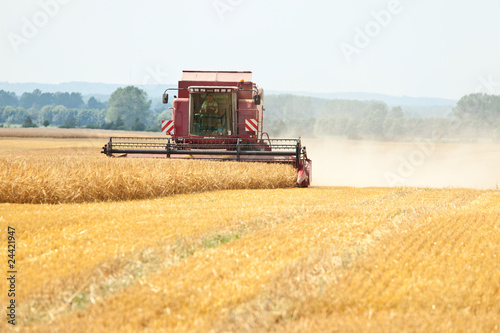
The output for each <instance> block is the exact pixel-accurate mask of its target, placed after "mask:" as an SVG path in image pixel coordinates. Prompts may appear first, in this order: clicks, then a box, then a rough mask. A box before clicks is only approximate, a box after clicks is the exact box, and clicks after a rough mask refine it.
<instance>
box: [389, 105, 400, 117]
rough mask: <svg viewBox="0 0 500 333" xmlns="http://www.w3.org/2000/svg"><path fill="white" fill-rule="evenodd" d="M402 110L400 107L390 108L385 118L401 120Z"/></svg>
mask: <svg viewBox="0 0 500 333" xmlns="http://www.w3.org/2000/svg"><path fill="white" fill-rule="evenodd" d="M403 117H404V113H403V109H402V108H401V107H400V106H394V107H392V108H391V109H390V110H389V112H388V113H387V118H403Z"/></svg>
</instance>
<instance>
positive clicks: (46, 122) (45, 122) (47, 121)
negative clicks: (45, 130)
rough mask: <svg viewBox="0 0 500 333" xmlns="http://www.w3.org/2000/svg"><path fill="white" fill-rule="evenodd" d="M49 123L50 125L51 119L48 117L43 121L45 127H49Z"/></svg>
mask: <svg viewBox="0 0 500 333" xmlns="http://www.w3.org/2000/svg"><path fill="white" fill-rule="evenodd" d="M49 125H50V121H49V120H48V119H45V120H44V121H43V126H44V127H47V126H49Z"/></svg>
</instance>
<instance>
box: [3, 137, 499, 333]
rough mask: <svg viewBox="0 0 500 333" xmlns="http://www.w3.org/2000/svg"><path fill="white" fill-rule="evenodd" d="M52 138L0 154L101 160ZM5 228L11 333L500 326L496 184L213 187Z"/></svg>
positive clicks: (68, 208)
mask: <svg viewBox="0 0 500 333" xmlns="http://www.w3.org/2000/svg"><path fill="white" fill-rule="evenodd" d="M9 140H14V141H15V140H21V141H23V140H24V141H23V142H25V143H26V142H31V141H33V140H31V141H30V140H28V139H20V138H19V139H18V138H10V139H9ZM26 140H27V141H26ZM47 140H48V141H47V142H46V143H45V144H40V146H37V148H30V147H29V146H26V145H24V146H23V144H22V143H18V144H17V146H16V145H11V146H10V147H11V148H6V146H5V145H1V144H0V159H1V158H6V156H10V157H12V156H14V155H15V156H16V157H18V158H20V159H24V161H25V163H26V165H30V160H29V159H28V157H29V156H33V157H36V158H41V157H43V156H45V157H47V158H48V159H50V157H51V156H54V155H50V153H51V152H53V151H54V150H58V151H60V150H65V149H67V153H68V154H71V152H73V153H74V152H75V151H77V152H79V153H78V154H77V155H80V157H81V158H82V159H83V158H84V157H89V158H100V157H101V156H98V155H97V156H95V155H93V154H94V152H93V149H94V148H93V147H94V145H95V144H96V143H95V142H93V141H86V142H87V143H82V141H78V142H76V141H75V142H74V143H69V142H64V143H63V142H60V141H59V139H50V138H47ZM89 140H93V139H89ZM0 142H1V140H0ZM38 142H40V141H39V140H38ZM89 142H90V143H89ZM11 143H12V142H11ZM31 144H34V143H33V142H31V143H30V145H31ZM71 145H77V146H78V149H76V150H75V149H74V148H71ZM101 145H102V143H101ZM2 147H3V148H2ZM13 147H14V148H13ZM95 154H98V153H95ZM102 159H103V160H105V161H110V160H113V161H114V160H116V161H117V162H119V163H122V161H129V160H121V159H109V158H106V157H105V156H102ZM58 161H59V162H60V160H58ZM135 161H136V160H134V162H133V163H135ZM137 161H139V160H137ZM167 162H168V161H167ZM178 162H196V161H178ZM47 163H49V162H48V161H47ZM92 163H94V161H93V162H92ZM95 163H97V162H95ZM113 163H114V162H113ZM137 163H149V162H137ZM91 165H92V166H93V167H94V168H97V165H99V164H91ZM187 165H188V166H189V167H192V166H193V165H191V164H187ZM52 167H54V165H52ZM72 167H73V168H83V169H85V168H86V167H85V166H84V165H83V162H82V163H80V164H75V165H72ZM200 167H202V165H200ZM203 167H204V166H203ZM235 167H237V166H235ZM179 168H180V166H179ZM193 168H194V167H193ZM70 169H71V168H70ZM91 169H92V168H89V169H85V170H87V171H88V170H91ZM68 170H69V169H68ZM123 172H129V170H128V169H127V170H124V171H123ZM3 177H5V176H2V178H3ZM137 177H148V176H147V175H146V174H144V175H142V174H138V175H137ZM2 178H0V179H2ZM137 181H139V179H138V180H137ZM85 184H89V185H92V186H93V183H91V182H90V181H87V182H86V183H82V184H81V186H83V187H84V186H85ZM136 186H140V184H137V185H136ZM0 223H1V230H2V231H3V232H2V236H1V241H2V244H6V238H5V235H6V232H4V231H6V229H7V226H13V227H15V228H16V236H17V252H16V260H17V262H18V270H19V277H20V278H19V280H18V282H17V283H18V284H17V291H18V292H17V293H16V302H17V303H18V308H17V311H18V312H17V314H18V317H17V318H18V321H17V325H16V327H15V328H13V327H12V326H11V325H8V326H7V325H6V320H4V321H3V322H2V323H1V324H0V325H2V326H1V327H2V328H3V327H4V326H6V327H7V329H8V330H15V331H21V332H84V331H85V332H137V331H145V332H247V331H248V332H262V331H289V332H310V331H320V332H323V331H340V332H360V331H372V332H380V331H383V332H401V331H422V332H423V331H425V332H428V331H431V332H494V331H498V330H500V328H499V325H500V324H499V323H500V260H499V257H498V256H499V255H500V251H499V250H500V191H497V190H476V189H461V188H457V189H451V188H448V189H428V188H375V187H369V188H352V187H312V188H308V189H302V188H268V189H218V190H210V189H205V190H204V191H202V192H196V193H179V194H175V195H171V194H170V195H167V196H160V197H154V198H143V199H141V198H134V199H133V200H129V199H127V198H126V197H124V198H122V199H120V200H108V199H105V200H104V201H103V200H100V199H99V200H88V201H82V202H75V201H74V200H73V201H71V202H68V203H58V204H47V203H37V204H33V203H0ZM4 262H6V260H4ZM6 270H7V269H6V268H4V271H6ZM21 277H22V278H21ZM7 302H8V299H7V294H6V293H5V292H3V290H2V294H1V296H0V306H1V307H4V308H5V307H6V306H7Z"/></svg>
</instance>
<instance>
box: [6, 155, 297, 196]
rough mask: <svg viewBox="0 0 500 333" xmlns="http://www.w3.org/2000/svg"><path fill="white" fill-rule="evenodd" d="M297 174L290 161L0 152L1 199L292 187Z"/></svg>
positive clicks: (163, 193)
mask: <svg viewBox="0 0 500 333" xmlns="http://www.w3.org/2000/svg"><path fill="white" fill-rule="evenodd" d="M58 153H61V152H60V151H59V152H58ZM295 177H296V171H295V170H294V168H293V167H291V166H288V165H271V164H263V163H236V162H211V161H199V160H181V161H178V160H167V159H121V158H107V157H105V156H89V155H84V156H60V155H59V154H56V153H52V154H50V153H49V154H48V155H46V154H42V153H39V154H30V155H25V156H23V155H22V154H17V156H3V157H0V202H3V203H70V202H94V201H111V200H133V199H148V198H155V197H162V196H168V195H173V194H180V193H193V192H200V191H207V190H221V189H243V188H250V189H259V188H279V187H291V186H294V183H295Z"/></svg>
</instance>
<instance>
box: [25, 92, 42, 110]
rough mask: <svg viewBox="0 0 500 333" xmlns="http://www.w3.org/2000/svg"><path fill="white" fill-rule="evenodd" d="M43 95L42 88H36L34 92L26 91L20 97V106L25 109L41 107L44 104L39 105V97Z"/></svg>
mask: <svg viewBox="0 0 500 333" xmlns="http://www.w3.org/2000/svg"><path fill="white" fill-rule="evenodd" d="M41 95H42V92H41V91H40V89H35V90H33V92H31V93H29V92H25V93H23V94H22V95H21V98H20V99H19V106H20V107H22V108H24V109H29V108H37V109H38V108H40V107H41V106H43V105H39V104H38V103H39V98H40V96H41Z"/></svg>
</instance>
